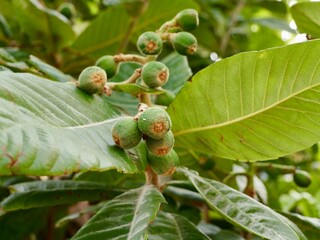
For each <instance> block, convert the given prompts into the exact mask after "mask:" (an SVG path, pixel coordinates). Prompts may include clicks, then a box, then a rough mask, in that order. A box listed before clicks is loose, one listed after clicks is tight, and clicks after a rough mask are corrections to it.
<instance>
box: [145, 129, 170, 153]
mask: <svg viewBox="0 0 320 240" xmlns="http://www.w3.org/2000/svg"><path fill="white" fill-rule="evenodd" d="M146 144H147V148H148V150H149V152H150V153H151V154H152V155H154V156H164V155H167V154H168V153H169V152H170V151H171V149H172V148H173V145H174V136H173V133H172V132H171V131H169V132H168V133H167V134H166V135H164V137H163V138H161V139H159V140H156V139H152V138H147V139H146Z"/></svg>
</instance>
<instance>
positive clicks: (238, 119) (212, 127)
mask: <svg viewBox="0 0 320 240" xmlns="http://www.w3.org/2000/svg"><path fill="white" fill-rule="evenodd" d="M318 86H320V83H317V84H314V85H310V86H309V87H307V88H304V89H301V90H300V91H298V92H296V93H294V94H291V95H289V96H287V97H285V98H283V99H282V100H280V101H277V102H275V103H273V104H271V105H269V106H267V107H265V108H262V109H260V110H258V111H255V112H252V113H250V114H248V115H245V116H241V117H238V118H235V119H232V120H229V121H226V122H223V123H219V124H213V125H209V126H204V127H196V128H189V129H186V130H182V131H177V132H174V136H176V137H177V136H181V135H184V134H189V133H194V132H201V131H206V130H212V129H216V128H221V127H225V126H228V125H230V124H234V123H237V122H241V121H243V120H246V119H248V118H251V117H253V116H256V115H258V114H260V113H263V112H265V111H267V110H269V109H271V108H273V107H276V106H277V105H280V104H281V103H283V102H285V101H287V100H289V99H291V98H293V97H295V96H297V95H299V94H300V93H303V92H305V91H307V90H310V89H312V88H315V87H318Z"/></svg>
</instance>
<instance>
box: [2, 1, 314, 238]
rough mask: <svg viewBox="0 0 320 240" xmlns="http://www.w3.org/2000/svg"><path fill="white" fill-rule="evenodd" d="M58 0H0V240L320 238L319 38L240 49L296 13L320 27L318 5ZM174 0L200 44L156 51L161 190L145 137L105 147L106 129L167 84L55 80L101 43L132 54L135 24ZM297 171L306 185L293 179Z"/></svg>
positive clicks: (156, 19) (150, 25)
mask: <svg viewBox="0 0 320 240" xmlns="http://www.w3.org/2000/svg"><path fill="white" fill-rule="evenodd" d="M63 2H64V1H61V0H51V1H49V0H48V1H38V0H12V1H10V0H3V1H0V27H1V28H0V29H1V31H0V46H1V48H0V64H1V66H0V67H1V68H0V70H1V71H0V175H1V177H0V197H1V200H2V202H1V216H0V238H1V239H7V240H11V239H14V240H19V239H57V240H59V239H66V238H72V239H75V240H77V239H82V240H83V239H116V238H118V239H120V238H121V239H143V238H146V237H147V238H148V239H190V240H191V239H230V240H236V239H284V240H286V239H288V240H289V239H290V240H304V239H310V240H313V239H318V236H319V233H320V220H319V219H320V205H319V202H320V191H319V189H318V184H319V180H318V177H317V175H318V174H319V161H320V156H319V151H318V144H317V142H318V141H319V139H320V127H319V126H320V125H319V122H320V119H319V116H320V110H319V104H320V101H319V99H320V98H319V97H318V96H319V92H320V75H319V74H320V67H319V66H320V65H319V60H318V53H319V51H320V42H319V41H320V40H313V41H306V42H303V43H299V44H294V45H287V46H283V47H277V48H270V49H266V50H262V51H256V52H244V51H248V50H260V49H264V48H267V47H276V46H280V45H286V42H284V41H283V40H282V39H281V32H280V31H279V30H282V31H287V32H291V33H292V34H296V30H294V29H292V27H290V25H289V24H288V22H289V21H291V20H290V19H292V18H293V19H294V20H295V23H296V24H297V26H298V30H299V31H300V32H301V33H307V34H308V35H310V36H311V38H317V37H319V35H320V23H319V21H318V20H319V15H318V14H317V11H316V9H319V8H320V4H319V3H311V2H305V3H298V4H296V5H293V6H291V5H290V4H289V3H290V2H289V1H288V2H289V3H284V2H279V1H262V0H252V1H248V2H246V1H244V0H239V1H237V2H235V3H231V2H228V1H219V0H217V1H206V0H175V1H171V0H162V1H158V0H149V1H147V0H118V1H108V0H104V1H96V0H90V1H84V0H74V1H69V2H72V3H73V6H74V9H73V10H72V11H71V12H70V13H71V14H69V15H68V14H65V12H64V14H65V15H63V14H62V13H63V12H62V10H61V9H62V8H61V4H62V3H63ZM186 8H193V9H197V10H198V11H199V14H200V26H199V28H198V29H197V30H194V31H192V33H193V34H194V35H195V36H196V37H197V39H198V42H199V50H198V51H197V53H196V54H195V55H194V56H192V57H188V58H187V57H185V56H181V55H178V54H177V53H170V52H171V51H172V47H171V46H170V45H164V50H163V52H162V54H161V55H160V56H159V60H161V61H162V62H163V63H165V64H166V65H167V66H168V68H169V70H170V73H171V74H170V78H169V81H168V83H167V84H166V85H164V86H163V88H164V90H165V91H170V93H172V95H174V97H175V96H177V97H175V99H174V100H173V102H172V103H171V104H170V105H169V106H168V109H167V112H168V113H169V115H170V117H171V119H172V131H173V133H174V135H175V151H176V152H177V153H178V155H179V157H180V161H181V164H180V165H181V167H180V168H179V169H178V170H177V173H176V174H175V175H174V176H173V177H172V178H163V179H162V178H161V179H160V180H161V181H160V182H162V184H163V185H162V187H161V189H158V188H157V187H156V186H153V185H146V184H145V177H144V170H145V168H146V165H147V159H146V155H147V154H146V151H145V148H144V147H141V145H138V146H137V147H136V148H133V149H129V150H123V149H120V148H118V147H116V146H115V145H114V142H113V139H112V136H111V129H112V126H113V125H114V123H115V122H117V121H118V119H119V118H121V117H122V116H123V115H126V114H130V115H134V114H135V113H136V111H137V105H138V99H137V96H138V95H139V94H141V92H143V93H145V94H148V93H153V94H159V93H163V91H164V90H161V91H160V92H157V90H155V89H153V90H152V92H148V91H150V90H147V89H146V88H143V87H138V88H137V87H133V86H130V85H118V86H119V87H118V88H114V90H115V91H114V92H113V93H112V96H110V97H109V96H104V95H88V94H86V93H84V92H83V91H81V90H79V89H77V88H76V87H75V86H74V84H68V83H67V82H72V81H75V80H76V79H77V76H78V75H79V73H80V72H81V70H82V69H83V68H85V67H87V66H90V65H93V64H94V63H95V61H96V60H97V59H98V58H99V57H101V56H102V55H107V54H108V55H115V54H119V53H121V52H124V51H126V52H133V53H135V52H136V51H137V49H136V46H135V43H136V41H137V39H138V37H139V35H140V34H141V33H143V32H145V31H150V30H155V29H157V28H159V26H161V25H162V24H163V23H164V22H166V21H167V20H169V19H171V18H172V17H174V16H175V15H176V14H177V13H178V12H179V11H181V10H183V9H186ZM59 11H61V12H59ZM12 12H14V13H15V14H12ZM230 14H231V16H232V17H231V18H230V17H229V16H230ZM66 16H67V17H68V18H67V17H66ZM270 39H271V40H270ZM318 49H319V50H318ZM238 52H244V53H241V54H235V53H238ZM212 53H216V54H217V55H218V56H219V57H221V58H224V59H223V60H221V61H217V62H215V63H214V64H211V63H212V61H211V60H210V58H209V56H210V54H211V55H212ZM231 55H234V56H231ZM35 56H37V57H35ZM227 56H231V57H229V58H225V57H227ZM40 59H41V60H40ZM209 64H211V65H210V66H208V67H207V65H209ZM137 67H138V66H137V64H135V63H122V64H121V65H120V70H119V73H118V74H116V75H115V76H114V77H112V78H111V79H110V81H112V82H120V81H123V80H124V79H127V78H129V77H130V76H131V75H132V73H133V72H134V70H135V69H136V68H137ZM204 67H206V68H204ZM202 68H204V69H203V70H201V71H199V70H200V69H202ZM197 71H199V73H197V74H195V75H194V76H193V77H192V80H191V81H188V80H189V79H190V77H191V76H192V75H193V73H196V72H197ZM128 93H130V94H128ZM178 93H179V94H178ZM310 146H312V147H311V148H310ZM298 151H299V152H298ZM262 160H270V161H269V162H261V161H262ZM186 167H188V168H186ZM297 168H299V170H297ZM303 170H304V171H306V172H309V174H310V175H311V178H312V184H311V185H310V186H309V187H308V188H307V189H303V188H300V187H299V185H300V186H307V185H308V184H305V183H308V181H307V180H308V179H307V180H306V179H303V180H306V181H304V182H303V184H301V182H297V181H299V180H296V182H297V183H298V185H297V184H295V183H294V181H293V180H294V179H295V178H294V174H296V173H302V175H301V176H302V177H303V176H306V177H307V178H308V177H309V176H308V175H306V174H305V173H306V172H302V171H303ZM89 218H90V220H88V219H89ZM30 219H31V220H32V221H31V220H30ZM79 229H80V230H79Z"/></svg>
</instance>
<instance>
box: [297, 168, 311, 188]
mask: <svg viewBox="0 0 320 240" xmlns="http://www.w3.org/2000/svg"><path fill="white" fill-rule="evenodd" d="M293 180H294V182H295V184H296V185H297V186H299V187H303V188H306V187H308V186H309V185H310V184H311V176H310V174H309V173H307V172H305V171H301V170H296V171H295V173H294V174H293Z"/></svg>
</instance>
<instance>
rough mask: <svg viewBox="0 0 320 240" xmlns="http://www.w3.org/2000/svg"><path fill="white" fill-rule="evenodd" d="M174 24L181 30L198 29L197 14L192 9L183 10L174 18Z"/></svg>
mask: <svg viewBox="0 0 320 240" xmlns="http://www.w3.org/2000/svg"><path fill="white" fill-rule="evenodd" d="M175 20H176V23H177V25H178V26H179V27H181V28H182V29H183V30H186V31H191V30H193V29H195V28H197V27H198V25H199V17H198V12H197V11H196V10H194V9H185V10H182V11H181V12H179V13H178V14H177V15H176V16H175Z"/></svg>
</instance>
